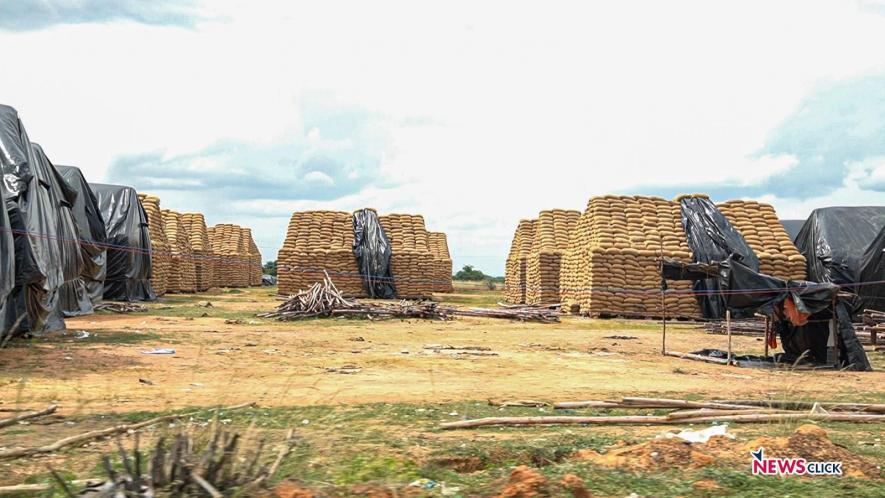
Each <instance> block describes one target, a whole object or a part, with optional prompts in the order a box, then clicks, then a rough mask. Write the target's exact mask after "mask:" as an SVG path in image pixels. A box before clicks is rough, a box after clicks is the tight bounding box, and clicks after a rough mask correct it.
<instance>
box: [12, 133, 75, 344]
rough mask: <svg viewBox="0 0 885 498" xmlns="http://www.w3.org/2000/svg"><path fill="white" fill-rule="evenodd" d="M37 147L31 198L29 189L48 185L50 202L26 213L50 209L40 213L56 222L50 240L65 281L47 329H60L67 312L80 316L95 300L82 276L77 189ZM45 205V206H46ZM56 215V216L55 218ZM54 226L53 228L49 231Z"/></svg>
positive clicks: (29, 209) (31, 208) (26, 207)
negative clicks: (47, 211) (90, 296)
mask: <svg viewBox="0 0 885 498" xmlns="http://www.w3.org/2000/svg"><path fill="white" fill-rule="evenodd" d="M31 147H32V148H33V151H34V167H33V168H32V172H33V173H34V178H33V179H32V180H31V185H30V186H29V187H28V190H29V193H28V198H29V199H30V200H34V199H35V196H32V195H31V193H30V191H31V190H33V191H34V192H36V191H38V190H45V189H46V188H48V190H49V192H48V194H49V195H48V196H47V200H48V201H49V204H48V205H44V204H43V203H42V202H35V203H33V204H30V202H29V205H27V206H25V208H24V209H25V211H26V215H27V216H33V215H35V214H38V213H37V211H40V210H42V209H44V208H48V209H49V210H50V212H49V213H47V215H42V214H41V215H40V216H41V217H44V216H45V218H46V219H47V220H49V222H50V223H53V224H54V225H55V226H54V228H55V230H54V232H55V233H54V239H50V242H51V243H52V244H53V245H54V246H55V247H54V249H55V250H56V251H58V257H59V260H58V261H59V263H60V264H61V271H62V283H61V285H60V286H59V288H58V302H57V304H56V307H55V309H54V310H53V311H52V313H51V314H50V317H49V318H48V320H47V325H46V327H44V328H45V329H46V330H60V329H63V328H64V327H65V325H64V318H63V317H64V316H78V315H86V314H90V313H92V300H91V299H90V298H89V292H88V291H87V290H86V284H85V283H84V282H83V280H82V279H81V278H80V277H81V276H82V275H83V273H84V270H85V268H84V263H83V254H82V251H81V249H80V229H79V227H78V225H77V222H76V221H74V214H73V211H72V209H73V206H74V201H75V200H76V198H77V192H75V191H74V190H73V189H72V188H71V187H70V186H69V185H68V183H67V182H66V181H65V180H64V178H62V176H61V174H60V173H59V172H58V170H56V169H55V166H54V165H53V164H52V162H51V161H50V160H49V158H48V157H46V154H45V153H44V152H43V148H42V147H40V146H39V145H37V144H31ZM44 206H45V207H44ZM53 218H54V219H53ZM51 232H52V230H50V233H51Z"/></svg>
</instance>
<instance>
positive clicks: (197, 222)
mask: <svg viewBox="0 0 885 498" xmlns="http://www.w3.org/2000/svg"><path fill="white" fill-rule="evenodd" d="M181 222H182V223H183V224H184V227H185V229H186V230H187V232H188V234H189V235H190V247H191V252H192V253H193V259H194V271H195V272H196V278H197V281H196V286H197V291H199V292H202V291H205V290H209V288H211V287H212V286H214V285H215V268H214V258H213V254H212V246H211V245H210V244H209V232H208V230H207V229H206V219H205V218H204V217H203V215H202V214H200V213H182V215H181Z"/></svg>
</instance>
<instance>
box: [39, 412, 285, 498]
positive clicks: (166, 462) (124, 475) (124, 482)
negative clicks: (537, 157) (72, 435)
mask: <svg viewBox="0 0 885 498" xmlns="http://www.w3.org/2000/svg"><path fill="white" fill-rule="evenodd" d="M293 434H294V432H293V431H292V430H290V431H289V433H288V435H287V436H286V439H285V441H283V442H282V444H281V445H280V446H281V447H280V450H279V451H278V453H277V455H276V458H275V459H274V460H273V461H272V462H271V463H269V464H268V463H262V460H265V459H264V458H263V457H264V449H265V448H266V446H267V445H266V441H265V440H264V439H259V440H257V441H256V440H255V439H254V438H251V437H249V435H248V434H247V435H246V436H245V437H243V436H241V435H240V434H237V433H229V432H227V431H222V430H220V429H219V424H218V423H217V419H216V423H215V424H214V428H213V430H212V433H211V434H210V436H209V438H208V440H207V441H204V442H201V441H199V440H196V439H195V438H194V436H193V434H192V433H184V432H181V433H178V434H176V435H175V436H174V437H173V438H172V441H171V443H170V444H168V445H167V444H166V439H165V438H160V439H159V440H158V441H157V443H156V444H155V445H154V448H153V450H151V451H150V458H149V461H148V462H146V463H147V465H143V464H144V463H145V462H143V459H144V455H143V454H142V453H141V452H140V451H139V447H138V445H139V440H138V433H136V437H135V445H134V447H133V449H132V453H131V454H130V453H128V452H127V451H126V450H125V449H124V448H123V444H122V442H120V440H119V439H118V440H117V448H118V454H119V457H120V462H121V464H122V469H120V468H119V467H118V468H115V467H114V465H113V464H112V463H111V457H110V455H104V456H103V457H102V467H103V468H104V470H105V473H106V474H107V479H106V480H105V481H103V482H99V483H95V484H90V485H87V486H86V487H85V488H84V489H82V490H81V491H80V492H79V493H78V494H76V495H74V494H73V493H72V492H71V491H70V490H69V488H68V485H67V483H66V482H65V481H64V480H62V479H59V478H58V477H56V480H57V481H58V483H59V484H60V485H61V486H62V488H63V489H64V490H65V491H66V492H67V494H68V496H72V497H73V496H80V497H90V498H114V497H117V496H130V497H145V498H147V497H154V496H210V497H212V498H216V497H221V496H223V492H226V491H231V490H235V489H239V490H242V489H250V488H253V487H257V486H259V485H261V484H263V483H265V482H267V481H268V479H270V478H271V477H273V476H274V474H276V472H277V470H278V469H279V467H280V464H281V463H282V462H283V460H284V459H285V458H286V456H287V455H289V453H291V452H292V450H293V449H294V448H295V446H296V445H297V444H298V441H297V439H296V438H295V437H294V436H293ZM53 474H54V475H56V476H57V474H55V473H53Z"/></svg>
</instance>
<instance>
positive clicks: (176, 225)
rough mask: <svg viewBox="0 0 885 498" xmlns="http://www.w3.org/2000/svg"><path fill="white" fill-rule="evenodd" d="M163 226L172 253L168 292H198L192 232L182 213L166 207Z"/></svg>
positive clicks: (167, 282)
mask: <svg viewBox="0 0 885 498" xmlns="http://www.w3.org/2000/svg"><path fill="white" fill-rule="evenodd" d="M162 213H163V227H164V229H165V231H166V240H167V241H168V242H169V249H170V252H171V253H172V267H171V269H170V271H169V275H168V277H167V279H166V290H167V292H182V293H189V292H196V290H197V271H196V268H195V266H194V256H193V252H192V251H191V242H190V233H189V232H188V231H187V229H186V228H185V226H184V223H183V222H182V221H181V213H178V212H176V211H172V210H171V209H164V210H163V211H162Z"/></svg>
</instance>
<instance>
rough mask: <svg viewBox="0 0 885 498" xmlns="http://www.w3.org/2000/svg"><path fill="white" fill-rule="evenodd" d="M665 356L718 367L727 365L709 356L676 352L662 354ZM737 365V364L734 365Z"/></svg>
mask: <svg viewBox="0 0 885 498" xmlns="http://www.w3.org/2000/svg"><path fill="white" fill-rule="evenodd" d="M664 355H666V356H672V357H674V358H682V359H684V360H696V361H703V362H707V363H716V364H718V365H728V360H723V359H722V358H711V357H709V356H701V355H699V354H692V353H680V352H678V351H667V352H666V353H664ZM735 364H737V363H735Z"/></svg>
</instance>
